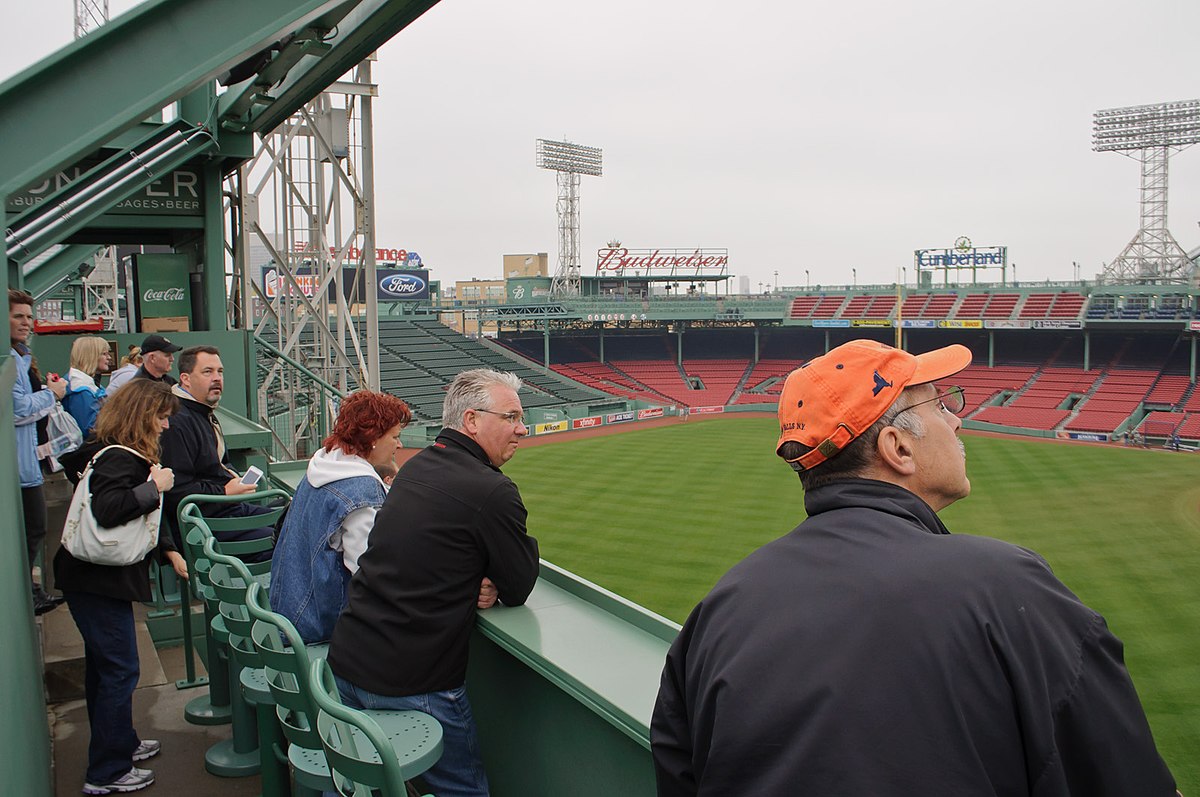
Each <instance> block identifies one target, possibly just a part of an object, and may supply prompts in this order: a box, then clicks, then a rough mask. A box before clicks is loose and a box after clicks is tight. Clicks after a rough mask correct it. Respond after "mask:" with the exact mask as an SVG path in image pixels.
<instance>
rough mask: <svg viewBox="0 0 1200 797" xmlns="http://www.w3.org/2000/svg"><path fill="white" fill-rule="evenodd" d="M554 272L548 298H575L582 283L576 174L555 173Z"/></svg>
mask: <svg viewBox="0 0 1200 797" xmlns="http://www.w3.org/2000/svg"><path fill="white" fill-rule="evenodd" d="M555 176H556V177H557V178H558V203H557V205H556V208H557V210H558V269H557V270H556V271H555V272H554V280H553V281H552V282H551V283H550V295H551V296H578V295H579V294H580V291H581V289H582V284H583V280H582V279H581V277H580V269H579V175H578V174H576V173H574V172H558V173H557V174H556V175H555Z"/></svg>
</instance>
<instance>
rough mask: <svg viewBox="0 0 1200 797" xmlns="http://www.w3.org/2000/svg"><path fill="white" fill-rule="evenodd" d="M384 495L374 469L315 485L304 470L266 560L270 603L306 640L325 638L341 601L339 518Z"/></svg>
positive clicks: (344, 577)
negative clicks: (372, 472)
mask: <svg viewBox="0 0 1200 797" xmlns="http://www.w3.org/2000/svg"><path fill="white" fill-rule="evenodd" d="M384 497H385V491H384V486H383V483H382V482H381V481H380V480H379V478H378V477H376V476H374V475H373V474H372V475H370V476H368V475H365V474H364V475H353V476H350V477H349V478H345V479H339V480H337V481H332V482H328V483H324V484H322V485H321V486H320V487H314V486H313V485H312V483H311V482H310V480H309V475H305V477H304V478H303V479H302V480H301V481H300V486H299V487H298V488H297V489H296V495H295V497H293V498H292V503H291V506H290V507H288V512H287V517H286V518H285V519H284V523H283V528H282V530H281V531H280V534H279V541H278V542H277V543H276V544H275V553H274V554H273V556H272V559H271V608H272V609H273V610H274V611H276V612H279V613H280V614H282V615H283V616H284V617H286V618H288V619H289V620H291V621H292V624H293V625H294V626H296V630H297V631H299V632H300V636H301V637H302V638H303V639H304V641H305V642H306V643H308V644H313V643H315V642H323V641H325V640H327V639H329V637H330V636H331V635H332V634H333V625H334V623H336V622H337V619H338V615H339V614H341V611H342V607H343V606H345V605H346V586H347V585H348V584H349V583H350V570H349V569H347V567H346V565H345V564H344V563H343V561H342V551H341V550H340V530H341V526H342V523H343V521H345V520H346V518H347V516H349V515H350V513H352V512H354V511H356V510H359V509H363V508H365V507H373V508H375V509H378V508H379V507H380V506H381V505H382V504H383V499H384ZM334 544H337V545H338V546H339V548H338V549H335V548H334V547H333V545H334Z"/></svg>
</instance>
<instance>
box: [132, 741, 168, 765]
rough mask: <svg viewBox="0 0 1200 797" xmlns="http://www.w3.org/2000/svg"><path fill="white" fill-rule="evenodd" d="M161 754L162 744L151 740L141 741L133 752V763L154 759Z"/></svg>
mask: <svg viewBox="0 0 1200 797" xmlns="http://www.w3.org/2000/svg"><path fill="white" fill-rule="evenodd" d="M161 752H162V744H161V743H160V742H156V741H155V740H153V739H142V741H141V743H139V744H138V746H137V749H136V750H134V751H133V760H134V761H145V760H146V759H147V758H154V756H156V755H158V754H159V753H161Z"/></svg>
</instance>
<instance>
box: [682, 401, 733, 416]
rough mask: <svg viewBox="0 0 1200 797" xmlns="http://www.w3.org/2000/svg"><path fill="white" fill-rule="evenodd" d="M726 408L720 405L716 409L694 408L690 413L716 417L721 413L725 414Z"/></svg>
mask: <svg viewBox="0 0 1200 797" xmlns="http://www.w3.org/2000/svg"><path fill="white" fill-rule="evenodd" d="M724 411H725V406H724V405H721V404H718V405H717V406H715V407H692V408H691V409H690V410H689V412H690V413H691V414H692V415H716V414H717V413H719V412H724Z"/></svg>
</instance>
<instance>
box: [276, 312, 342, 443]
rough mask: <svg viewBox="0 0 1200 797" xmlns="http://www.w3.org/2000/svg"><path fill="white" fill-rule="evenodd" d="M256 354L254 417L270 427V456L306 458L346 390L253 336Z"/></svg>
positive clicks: (323, 433) (324, 432)
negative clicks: (256, 381)
mask: <svg viewBox="0 0 1200 797" xmlns="http://www.w3.org/2000/svg"><path fill="white" fill-rule="evenodd" d="M254 342H255V345H256V346H257V347H258V351H259V355H260V356H259V358H258V361H257V362H256V363H255V364H254V366H253V367H254V369H255V372H256V374H257V375H258V376H259V380H258V390H257V391H256V396H257V407H256V408H255V412H256V413H257V417H256V420H257V421H258V422H259V423H261V424H262V425H263V426H266V427H267V428H269V429H270V430H271V443H272V445H271V452H270V453H271V458H272V459H274V460H296V459H307V458H308V457H309V455H310V454H311V453H312V452H313V451H315V450H316V447H317V446H318V445H319V444H320V442H321V441H322V440H324V439H325V437H326V435H328V434H329V429H330V427H331V426H332V424H333V420H334V418H335V416H336V415H337V408H338V406H339V405H340V404H341V400H342V399H343V398H345V397H346V394H345V393H343V392H342V391H340V390H338V389H337V388H336V387H334V386H333V385H331V384H329V383H328V382H326V381H325V380H324V379H322V378H321V377H320V376H318V375H317V374H315V373H313V372H312V371H311V370H309V369H308V368H306V367H305V366H304V365H303V364H301V363H299V362H296V361H295V360H293V359H292V358H291V357H288V356H287V355H286V354H284V353H283V352H281V351H280V350H279V349H277V348H276V347H275V346H273V345H272V344H271V343H269V342H268V341H266V340H264V339H263V338H262V337H261V336H258V335H255V336H254Z"/></svg>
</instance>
